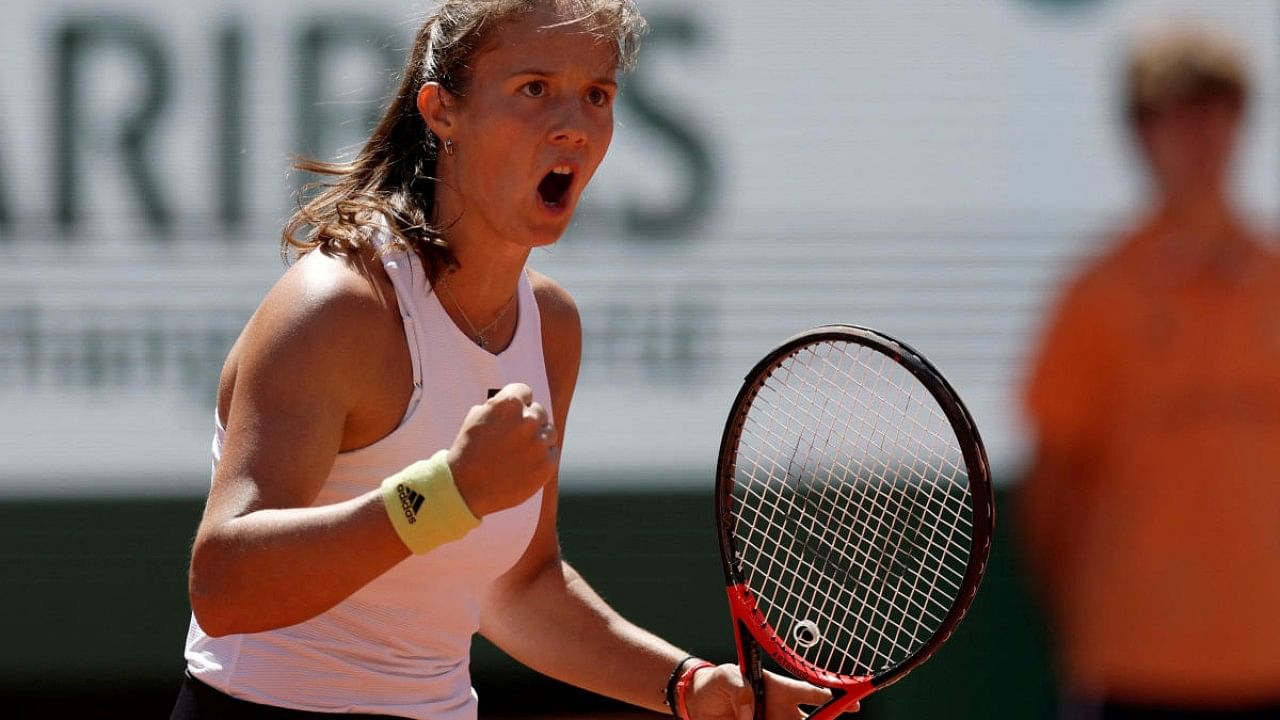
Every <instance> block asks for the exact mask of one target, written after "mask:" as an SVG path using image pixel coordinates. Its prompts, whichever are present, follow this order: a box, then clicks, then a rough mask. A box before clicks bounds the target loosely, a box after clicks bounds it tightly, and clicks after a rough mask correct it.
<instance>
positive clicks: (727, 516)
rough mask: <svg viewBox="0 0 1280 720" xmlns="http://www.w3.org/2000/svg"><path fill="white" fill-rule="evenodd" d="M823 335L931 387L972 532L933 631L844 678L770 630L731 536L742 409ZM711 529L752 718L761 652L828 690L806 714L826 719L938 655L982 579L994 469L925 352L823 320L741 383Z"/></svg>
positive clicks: (720, 464) (758, 700) (760, 710)
mask: <svg viewBox="0 0 1280 720" xmlns="http://www.w3.org/2000/svg"><path fill="white" fill-rule="evenodd" d="M824 340H840V341H851V342H854V343H857V344H859V345H862V346H865V347H868V348H871V349H872V350H876V351H878V352H880V353H883V354H884V355H887V356H888V357H890V358H891V359H893V360H894V361H896V362H897V363H898V364H899V365H901V366H902V367H904V368H906V369H907V370H908V371H909V372H910V373H911V374H912V375H913V376H914V377H915V378H916V379H917V380H919V381H920V383H921V384H922V385H923V386H924V387H925V388H926V389H927V390H928V391H929V394H930V395H932V396H933V398H934V399H935V400H936V401H937V402H938V405H939V407H940V408H941V410H942V411H943V414H944V415H945V416H946V418H947V421H948V422H949V423H950V425H951V427H952V430H953V431H954V432H955V433H956V439H957V441H958V445H959V447H960V450H961V454H962V455H963V457H964V461H965V466H966V467H965V469H966V472H967V476H968V481H969V490H970V493H971V494H972V498H973V513H974V517H973V535H972V537H971V540H970V548H969V562H968V566H967V567H966V568H965V574H964V578H963V579H962V581H961V586H960V593H959V595H958V596H957V598H956V600H955V603H954V605H953V606H952V607H951V610H950V611H949V612H948V613H947V615H946V617H944V618H943V620H942V623H941V624H939V626H938V629H937V630H936V631H935V632H934V633H933V635H932V636H931V637H929V639H928V640H926V641H925V643H924V644H923V645H922V646H921V647H920V648H919V649H918V650H916V651H915V652H914V653H913V654H911V655H910V656H908V657H906V658H904V659H903V660H901V661H899V662H898V663H897V664H895V665H893V666H891V667H889V668H886V669H884V670H881V671H879V672H877V673H874V674H872V675H865V676H846V675H840V674H837V673H832V672H830V671H827V670H823V669H822V668H819V667H817V666H816V665H814V664H812V663H810V662H809V661H807V660H805V659H804V658H802V657H801V656H800V655H799V654H798V653H796V652H795V651H794V650H792V649H791V648H790V647H789V646H788V645H787V644H786V643H785V642H784V641H783V640H782V638H781V635H780V633H778V632H777V631H776V630H775V629H774V628H772V627H771V626H770V625H769V623H768V621H767V620H766V619H765V617H764V614H763V613H762V612H761V611H760V609H759V606H758V603H757V601H756V598H755V596H754V594H753V593H752V592H751V590H750V589H749V588H748V587H747V585H746V580H745V577H744V575H743V572H742V569H741V568H740V567H738V563H737V559H738V556H737V549H736V548H737V543H736V542H735V540H734V537H733V530H734V527H733V525H734V515H733V487H734V484H735V483H736V482H737V454H738V453H737V450H738V441H739V439H740V438H741V435H742V427H743V425H744V423H745V422H746V415H747V413H746V411H747V409H748V408H750V406H751V403H752V401H754V400H755V396H756V394H757V393H758V392H759V391H760V388H761V387H763V385H764V383H765V381H767V380H768V378H769V375H770V374H771V373H772V371H773V370H774V369H776V368H777V367H778V366H779V365H780V364H781V363H782V361H783V360H784V359H785V358H787V357H789V356H791V355H792V354H794V353H795V352H796V351H797V350H799V349H800V348H802V347H805V346H808V345H812V344H815V343H819V342H822V341H824ZM716 528H717V530H718V534H719V537H720V562H721V567H722V568H723V570H724V577H725V586H726V591H727V595H728V600H729V612H730V615H731V617H732V619H733V624H734V637H735V641H736V645H737V651H738V664H739V667H740V668H741V669H742V673H743V677H744V679H745V680H746V681H747V683H748V684H749V685H750V686H751V689H752V692H753V694H754V696H755V705H756V711H755V718H756V720H764V684H763V675H762V671H761V663H760V655H759V650H761V649H763V650H764V651H765V652H766V653H767V654H768V655H769V657H771V658H772V659H773V660H774V661H776V662H777V663H778V665H780V666H781V667H782V668H783V669H784V670H786V671H787V672H788V673H790V674H791V675H793V676H795V677H797V678H799V679H801V680H805V681H807V682H810V683H812V684H814V685H819V686H822V687H825V688H827V689H829V690H831V691H832V695H833V697H832V699H831V701H830V702H828V703H827V704H826V705H824V706H822V707H821V708H819V709H818V710H816V711H815V712H814V714H813V715H811V716H810V720H828V719H829V718H834V717H836V716H837V715H839V714H841V713H842V712H844V711H845V710H848V709H850V708H851V707H852V706H853V705H854V704H855V703H856V702H858V701H859V700H861V699H862V698H864V697H866V696H867V695H869V694H871V693H872V692H874V691H876V690H880V689H883V688H886V687H888V686H890V685H892V684H893V683H895V682H897V681H898V680H901V679H902V678H903V677H905V676H906V675H907V673H909V672H911V671H912V670H914V669H915V668H916V667H918V666H919V665H920V664H921V663H923V662H925V661H926V660H928V659H929V658H930V657H932V656H933V654H934V653H935V652H937V650H938V648H939V647H941V646H942V644H943V643H944V642H946V641H947V639H948V638H950V637H951V634H952V633H953V632H955V629H956V627H957V626H958V625H959V623H960V620H961V619H962V618H963V617H964V615H965V613H966V612H968V610H969V607H970V606H971V605H972V604H973V599H974V597H975V595H976V594H977V592H978V586H979V585H980V584H981V581H982V576H983V574H984V573H985V572H986V566H987V560H988V557H989V556H990V552H991V538H992V535H993V533H994V530H995V504H994V499H993V493H992V489H991V469H990V465H989V463H988V461H987V454H986V450H985V449H984V446H983V444H982V438H981V436H980V435H979V434H978V428H977V426H976V425H975V424H974V422H973V417H972V416H971V415H970V414H969V410H968V408H966V407H965V406H964V403H963V402H961V401H960V396H959V395H958V394H957V393H956V391H955V389H954V388H953V387H952V386H951V384H950V383H948V382H947V380H946V378H944V377H943V376H942V373H940V372H938V369H937V368H936V367H934V365H933V364H932V363H930V362H929V361H928V360H927V359H926V358H925V357H924V356H923V355H921V354H920V353H919V352H917V351H916V350H915V349H914V348H912V347H911V346H909V345H907V344H906V343H904V342H902V341H900V340H897V339H895V338H892V337H889V336H888V335H885V334H883V333H881V332H878V331H876V330H872V329H871V328H867V327H862V326H860V325H823V326H820V327H815V328H812V329H809V330H806V331H804V332H801V333H798V334H796V335H793V336H791V337H790V338H787V339H786V340H785V341H784V342H782V343H781V344H780V345H778V346H777V347H775V348H774V349H773V350H771V351H769V353H768V354H766V355H765V356H764V357H763V358H761V360H760V361H759V362H757V363H756V364H755V366H754V367H752V368H751V371H750V372H748V373H747V375H746V378H745V380H744V381H743V384H742V388H741V389H740V390H739V391H738V395H737V397H736V398H735V399H734V401H733V406H732V407H731V409H730V411H729V417H728V420H727V421H726V422H725V428H724V434H723V435H722V437H721V441H720V455H719V459H718V461H717V464H716Z"/></svg>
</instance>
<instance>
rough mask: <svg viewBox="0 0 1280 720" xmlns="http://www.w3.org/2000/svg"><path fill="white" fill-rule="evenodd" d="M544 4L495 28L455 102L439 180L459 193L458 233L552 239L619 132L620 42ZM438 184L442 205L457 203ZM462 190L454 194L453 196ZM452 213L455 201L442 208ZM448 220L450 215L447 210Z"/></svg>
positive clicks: (529, 242) (528, 243)
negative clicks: (451, 148) (615, 119)
mask: <svg viewBox="0 0 1280 720" xmlns="http://www.w3.org/2000/svg"><path fill="white" fill-rule="evenodd" d="M565 19H566V18H564V17H561V16H560V15H558V14H556V13H555V12H554V11H551V10H548V9H541V10H538V11H535V12H532V13H530V14H527V15H524V16H520V17H517V18H515V19H513V20H511V21H509V22H507V23H506V24H505V25H503V26H501V27H499V28H497V29H495V30H494V31H493V32H492V33H491V35H490V36H489V37H488V38H487V42H486V44H485V47H484V49H482V50H480V51H479V52H478V53H477V55H476V57H474V58H473V60H472V63H471V75H470V79H469V81H468V85H467V91H466V94H465V95H464V96H463V97H461V98H458V97H452V96H446V101H445V102H446V104H452V105H453V111H452V113H451V119H452V122H451V127H450V128H448V129H446V130H445V132H446V133H447V134H446V135H445V137H447V138H448V139H450V140H452V141H453V143H454V148H455V152H454V154H453V155H452V156H450V155H446V154H445V153H443V152H442V153H441V158H440V161H441V163H440V173H441V179H442V180H444V181H445V182H446V183H447V184H448V185H450V186H452V188H453V189H455V190H457V191H458V193H459V194H460V195H461V205H460V207H457V208H455V209H454V213H455V214H457V213H460V215H458V222H457V224H456V225H454V226H453V229H452V232H461V233H467V234H468V235H475V234H481V235H487V236H494V237H493V239H499V238H501V239H504V240H507V241H509V242H512V243H515V244H517V245H519V246H523V247H528V248H532V247H537V246H540V245H548V244H551V243H554V242H555V241H556V240H558V239H559V238H560V236H561V235H562V234H563V233H564V231H565V228H566V227H568V224H569V220H570V218H571V217H572V216H573V211H574V209H575V208H576V207H577V204H578V199H579V198H580V197H581V195H582V191H583V189H584V188H585V187H586V185H587V182H588V181H590V180H591V176H592V175H593V174H594V173H595V171H596V167H598V166H599V164H600V161H601V160H603V159H604V155H605V152H606V151H607V150H608V149H609V142H610V141H611V140H612V138H613V100H614V96H615V95H616V94H617V83H616V80H615V77H616V71H617V67H616V65H617V60H616V55H615V51H614V48H613V47H612V46H611V45H610V44H609V43H604V42H600V41H599V40H598V39H597V38H596V37H595V36H593V35H592V34H590V33H588V32H586V31H585V29H584V28H583V27H582V26H581V25H580V24H572V25H567V26H562V27H549V26H552V25H555V24H556V23H559V22H563V21H564V20H565ZM442 194H448V195H453V193H451V192H449V191H448V190H443V189H442V190H440V191H438V192H437V198H438V200H439V201H440V203H441V208H442V210H444V209H445V208H449V207H451V206H452V203H451V202H448V201H446V200H445V199H444V198H443V197H442ZM455 199H456V198H455ZM445 212H448V210H445ZM437 219H438V221H441V222H445V223H448V222H449V221H450V220H452V219H453V218H452V217H449V216H441V217H439V218H437Z"/></svg>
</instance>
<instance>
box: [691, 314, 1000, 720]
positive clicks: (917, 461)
mask: <svg viewBox="0 0 1280 720" xmlns="http://www.w3.org/2000/svg"><path fill="white" fill-rule="evenodd" d="M994 515H995V511H994V508H993V506H992V501H991V477H990V471H989V469H988V467H987V458H986V453H985V451H984V450H983V447H982V441H981V439H980V438H979V437H978V430H977V428H975V427H974V424H973V420H972V419H971V418H970V416H969V412H968V411H967V410H966V409H965V407H964V405H962V404H961V402H960V398H959V397H957V395H956V393H955V391H954V390H953V389H952V388H951V386H950V385H949V384H948V383H947V381H946V380H945V379H943V377H942V376H941V375H940V374H939V373H938V371H937V370H936V369H934V367H933V366H932V365H931V364H930V363H929V362H928V361H927V360H925V359H924V358H923V357H922V356H921V355H920V354H919V353H917V352H915V351H914V350H912V349H911V348H910V347H908V346H906V345H904V344H903V343H901V342H898V341H896V340H894V339H892V338H889V337H887V336H885V335H882V334H880V333H877V332H875V331H873V330H869V329H866V328H861V327H855V326H846V325H831V326H825V327H820V328H815V329H813V330H809V331H807V332H804V333H801V334H800V335H797V336H795V337H792V338H791V339H789V340H787V341H786V342H785V343H783V344H782V345H781V346H779V347H777V348H776V349H774V350H773V351H772V352H770V353H769V354H768V355H767V356H765V358H764V359H763V360H761V361H760V362H759V363H758V364H757V365H756V366H755V368H753V369H752V371H751V373H750V374H749V375H748V376H747V379H746V382H745V383H744V384H743V386H742V390H741V391H740V392H739V393H738V397H737V400H735V401H734V405H733V409H732V411H731V412H730V414H729V420H728V423H727V424H726V426H725V431H724V438H723V441H722V443H721V446H720V461H719V469H718V476H717V479H716V516H717V523H718V526H719V531H720V555H721V560H722V561H723V563H724V571H725V581H726V583H727V585H728V593H729V608H730V613H731V615H732V617H733V623H734V633H735V635H736V639H737V645H738V662H739V664H740V665H741V668H742V673H743V676H744V678H746V680H747V682H748V683H750V684H751V686H752V690H753V692H754V694H755V717H756V720H764V706H765V704H764V682H763V676H762V672H761V668H760V655H759V649H761V648H762V649H764V651H765V652H767V653H768V654H769V656H770V657H772V658H773V659H774V660H775V661H777V663H778V664H779V665H780V666H782V668H784V669H785V670H786V671H787V672H789V673H790V674H792V675H794V676H795V677H797V678H799V679H801V680H805V681H807V682H810V683H813V684H814V685H819V686H822V687H826V688H829V689H831V691H832V694H833V698H832V700H831V701H830V702H829V703H827V704H826V705H824V706H823V707H821V708H819V709H817V710H816V711H815V712H814V713H813V714H812V715H811V716H810V718H812V719H813V720H829V719H830V718H834V717H835V716H837V715H839V714H841V713H842V712H844V711H845V710H850V709H853V708H854V707H855V704H856V703H857V702H858V701H859V700H860V699H861V698H864V697H866V696H867V695H868V694H870V693H872V692H873V691H875V690H878V689H880V688H883V687H886V686H888V685H889V684H891V683H893V682H895V681H897V680H899V679H901V678H902V677H903V676H904V675H906V674H907V673H908V672H910V671H911V670H912V669H913V668H915V667H916V666H918V665H919V664H920V663H922V662H924V661H925V660H927V659H928V658H929V656H930V655H932V654H933V653H934V651H936V650H937V649H938V646H940V645H941V644H942V643H943V642H944V641H945V640H946V639H947V638H948V637H949V636H950V635H951V633H952V631H953V630H955V628H956V625H957V624H958V623H959V622H960V619H961V617H963V616H964V614H965V611H966V610H968V608H969V605H970V603H972V601H973V597H974V593H976V592H977V589H978V583H979V581H980V580H981V579H982V574H983V571H984V569H985V568H986V563H987V555H988V553H989V551H990V547H991V533H992V529H993V525H994Z"/></svg>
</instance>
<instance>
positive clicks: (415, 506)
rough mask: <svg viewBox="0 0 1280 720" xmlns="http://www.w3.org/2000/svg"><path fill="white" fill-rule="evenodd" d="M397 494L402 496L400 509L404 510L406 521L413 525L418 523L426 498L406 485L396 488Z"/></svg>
mask: <svg viewBox="0 0 1280 720" xmlns="http://www.w3.org/2000/svg"><path fill="white" fill-rule="evenodd" d="M396 492H397V493H398V494H399V495H400V508H401V509H403V510H404V517H405V519H406V520H408V521H409V524H411V525H412V524H413V523H416V522H418V511H419V510H421V509H422V501H423V500H424V499H425V498H423V497H422V495H420V494H418V493H417V492H415V491H414V490H413V488H410V487H408V486H407V485H405V484H404V483H400V484H399V485H397V486H396Z"/></svg>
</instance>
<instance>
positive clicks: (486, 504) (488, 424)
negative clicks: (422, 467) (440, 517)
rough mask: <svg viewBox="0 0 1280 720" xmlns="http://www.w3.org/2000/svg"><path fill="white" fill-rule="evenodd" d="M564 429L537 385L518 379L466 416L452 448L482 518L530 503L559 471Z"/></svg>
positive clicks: (460, 480) (467, 496)
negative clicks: (538, 397) (538, 398)
mask: <svg viewBox="0 0 1280 720" xmlns="http://www.w3.org/2000/svg"><path fill="white" fill-rule="evenodd" d="M558 446H559V433H558V432H557V431H556V428H555V426H554V425H553V424H552V423H551V416H550V414H549V413H548V412H547V409H546V408H544V407H542V405H541V404H539V403H536V402H534V400H533V389H532V388H530V387H529V386H528V385H525V384H523V383H512V384H510V385H507V386H506V387H504V388H502V389H501V390H499V391H498V393H497V394H496V395H494V396H493V397H491V398H489V399H488V400H487V401H486V402H485V403H484V404H483V405H476V406H475V407H473V408H471V411H470V412H468V413H467V417H466V419H465V420H463V421H462V429H461V430H459V431H458V437H457V438H455V439H454V441H453V447H451V448H449V469H450V471H451V472H452V473H453V481H454V484H456V485H457V486H458V492H459V493H460V494H461V495H462V499H463V500H466V502H467V506H468V507H470V508H471V512H472V513H474V514H475V515H476V517H483V516H485V515H488V514H489V513H493V512H497V511H499V510H505V509H506V508H509V507H514V506H516V505H519V504H520V503H522V502H524V501H525V500H527V499H528V498H529V496H531V495H533V494H534V493H535V492H537V491H538V489H539V488H541V487H542V486H544V485H546V484H547V482H549V481H550V480H551V478H552V477H553V476H554V475H555V470H556V466H557V465H558V463H559V460H560V451H559V447H558Z"/></svg>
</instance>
